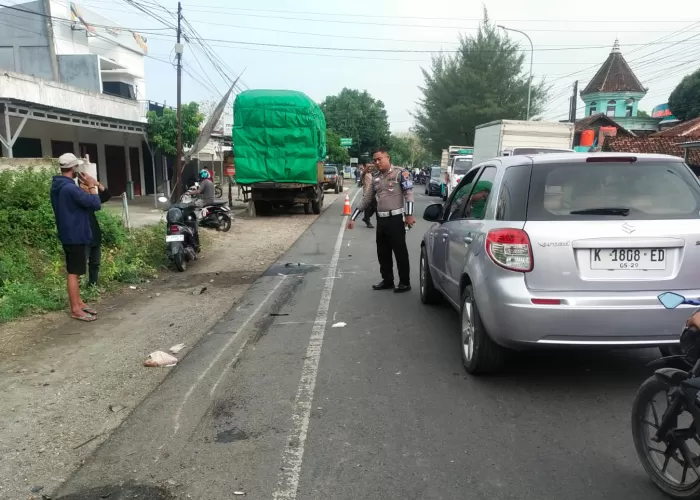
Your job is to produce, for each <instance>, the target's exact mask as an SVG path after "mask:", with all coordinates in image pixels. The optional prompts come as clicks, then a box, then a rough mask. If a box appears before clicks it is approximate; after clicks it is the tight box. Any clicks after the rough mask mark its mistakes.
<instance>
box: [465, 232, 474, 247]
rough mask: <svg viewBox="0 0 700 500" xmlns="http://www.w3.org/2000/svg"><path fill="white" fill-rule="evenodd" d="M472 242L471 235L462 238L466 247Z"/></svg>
mask: <svg viewBox="0 0 700 500" xmlns="http://www.w3.org/2000/svg"><path fill="white" fill-rule="evenodd" d="M472 241H474V238H472V233H469V234H467V235H466V236H465V237H464V243H466V244H467V245H468V244H469V243H471V242H472Z"/></svg>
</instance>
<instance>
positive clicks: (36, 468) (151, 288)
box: [0, 193, 343, 500]
mask: <svg viewBox="0 0 700 500" xmlns="http://www.w3.org/2000/svg"><path fill="white" fill-rule="evenodd" d="M342 197H343V195H334V194H331V193H328V194H326V200H325V208H328V207H329V206H330V205H331V203H333V202H334V201H335V200H336V199H337V198H342ZM330 209H331V210H338V214H339V215H340V213H341V210H342V200H341V202H340V203H336V204H335V205H333V206H332V207H330ZM316 218H317V216H314V215H303V214H288V215H277V216H273V217H265V218H249V217H246V216H245V215H239V216H237V217H236V219H235V222H234V224H233V227H232V228H231V230H230V232H228V233H216V232H209V231H207V234H208V235H209V238H210V240H211V242H210V245H209V248H208V249H207V250H206V251H205V252H204V253H203V255H202V256H201V259H199V260H198V261H197V262H195V263H193V264H192V265H191V266H190V267H189V268H188V270H187V271H186V272H185V273H174V272H167V273H164V274H163V275H161V276H160V277H159V278H158V279H156V280H151V282H149V283H143V284H142V285H140V286H138V287H137V288H136V289H135V290H134V289H131V288H127V289H125V291H124V293H122V294H119V295H116V296H113V297H111V298H108V299H106V300H103V301H102V302H101V303H99V304H97V305H96V306H97V308H98V310H99V320H98V321H96V322H94V323H80V322H77V321H74V320H70V319H69V318H68V316H67V314H65V313H51V314H47V315H45V316H42V317H37V318H30V319H27V320H24V321H20V322H16V323H10V324H5V325H0V393H2V394H3V402H2V404H1V405H0V498H1V499H12V500H17V499H22V498H32V496H34V497H35V498H40V497H41V492H48V491H51V490H53V489H54V488H55V487H56V486H57V485H58V484H60V483H61V482H62V481H63V480H65V479H66V477H67V476H68V475H69V474H70V473H71V472H72V471H73V470H74V469H75V468H76V467H78V466H79V465H80V464H81V462H82V460H84V459H85V457H86V456H87V455H89V454H90V453H91V452H92V451H93V450H94V449H95V448H96V447H97V446H98V445H99V444H100V443H102V442H103V441H104V440H105V439H106V438H107V436H108V435H109V434H110V433H111V431H112V430H114V429H115V428H116V427H118V426H119V425H120V424H121V422H122V421H123V420H124V419H125V418H126V417H127V416H128V415H129V413H130V412H131V410H132V409H133V408H135V407H136V406H137V405H138V404H139V403H140V402H141V401H142V400H143V399H144V398H145V397H146V396H147V395H148V394H149V392H150V391H152V390H153V389H155V388H156V387H157V386H158V384H159V383H160V382H161V381H162V380H163V378H165V376H166V375H167V374H168V372H169V370H170V368H145V367H143V366H142V363H143V360H144V359H145V358H146V357H147V356H148V354H149V353H150V352H152V351H155V350H164V351H167V350H168V348H169V347H171V346H173V345H175V344H178V343H184V344H185V346H186V347H185V349H184V350H183V351H182V352H181V353H180V354H178V355H177V357H178V358H182V357H183V356H184V355H185V354H186V353H187V351H188V350H189V349H191V348H192V346H193V345H194V344H195V343H196V342H197V341H198V340H199V339H200V338H201V337H202V336H203V335H205V334H206V333H207V332H208V331H209V330H210V328H211V327H212V326H213V325H214V324H215V323H216V322H217V321H218V320H219V319H220V318H221V317H222V316H223V315H224V314H225V313H226V312H227V311H228V310H230V309H231V307H233V306H234V305H235V304H236V303H237V302H238V301H239V300H240V299H241V298H242V297H243V296H244V294H245V292H246V290H247V289H248V288H249V287H250V285H251V284H252V283H253V282H254V281H255V280H256V279H257V277H258V276H259V275H260V274H262V273H263V272H264V271H265V270H266V269H267V268H268V267H269V266H270V264H272V263H273V262H275V261H276V260H277V258H278V257H279V256H280V255H281V254H282V253H283V252H285V251H286V250H287V249H288V248H289V247H290V246H291V245H292V244H293V243H294V241H296V239H297V238H298V237H299V236H300V235H301V234H302V233H303V232H304V230H306V228H308V227H309V226H310V225H311V224H312V223H313V222H314V221H315V220H316ZM125 459H126V457H125Z"/></svg>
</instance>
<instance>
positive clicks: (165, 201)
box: [158, 196, 168, 203]
mask: <svg viewBox="0 0 700 500" xmlns="http://www.w3.org/2000/svg"><path fill="white" fill-rule="evenodd" d="M158 201H159V202H161V203H168V199H167V198H166V197H165V196H161V197H159V198H158Z"/></svg>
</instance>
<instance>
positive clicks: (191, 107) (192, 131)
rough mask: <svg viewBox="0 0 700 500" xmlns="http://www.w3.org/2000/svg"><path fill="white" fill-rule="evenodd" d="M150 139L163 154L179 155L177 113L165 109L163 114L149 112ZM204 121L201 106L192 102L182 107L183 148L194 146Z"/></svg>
mask: <svg viewBox="0 0 700 500" xmlns="http://www.w3.org/2000/svg"><path fill="white" fill-rule="evenodd" d="M146 116H147V117H148V138H149V139H150V141H151V142H152V143H153V144H155V145H156V147H157V148H158V149H160V150H161V151H162V152H163V154H165V155H168V156H174V155H176V154H177V112H176V111H175V110H172V109H170V108H164V109H163V114H162V115H160V116H159V115H158V114H157V113H156V112H155V111H149V112H148V114H147V115H146ZM202 121H204V115H203V114H202V113H201V112H200V111H199V104H197V103H196V102H191V103H189V104H183V106H182V147H183V149H187V148H189V147H191V146H192V145H193V144H194V141H196V140H197V136H198V135H199V126H200V125H201V124H202Z"/></svg>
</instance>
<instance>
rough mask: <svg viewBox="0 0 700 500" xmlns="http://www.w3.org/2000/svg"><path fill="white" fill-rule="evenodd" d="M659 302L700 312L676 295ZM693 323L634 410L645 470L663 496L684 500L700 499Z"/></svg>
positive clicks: (698, 381)
mask: <svg viewBox="0 0 700 500" xmlns="http://www.w3.org/2000/svg"><path fill="white" fill-rule="evenodd" d="M658 299H659V302H661V304H662V305H663V306H664V307H665V308H666V309H675V308H676V307H678V306H680V305H693V306H700V301H699V300H693V299H686V298H685V297H683V296H682V295H678V294H677V293H673V292H665V293H662V294H661V295H659V297H658ZM660 314H661V313H660ZM694 319H695V317H693V318H691V320H689V321H688V322H687V323H686V325H685V327H684V328H683V332H682V333H681V336H680V346H678V349H677V352H679V353H680V354H679V355H675V356H665V357H662V358H660V359H657V360H656V361H652V362H651V363H649V365H648V366H650V367H652V368H654V369H655V372H654V375H652V376H651V377H649V378H648V379H647V380H645V381H644V383H643V384H642V386H641V387H640V388H639V390H638V391H637V395H636V396H635V398H634V403H633V406H632V436H633V438H634V445H635V448H636V449H637V455H638V456H639V460H640V461H641V462H642V466H643V467H644V470H645V471H646V473H647V474H648V475H649V477H650V478H651V480H652V481H653V482H654V484H656V486H657V487H658V488H659V489H660V490H661V491H663V492H664V493H666V494H667V495H668V496H670V497H671V498H679V499H680V498H684V499H692V498H695V499H698V498H700V456H699V455H700V453H699V452H698V443H700V434H699V432H698V431H699V430H700V399H699V397H700V330H699V329H698V325H697V321H694ZM673 347H674V349H673V350H672V351H671V352H674V351H675V350H676V349H675V347H676V346H673Z"/></svg>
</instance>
